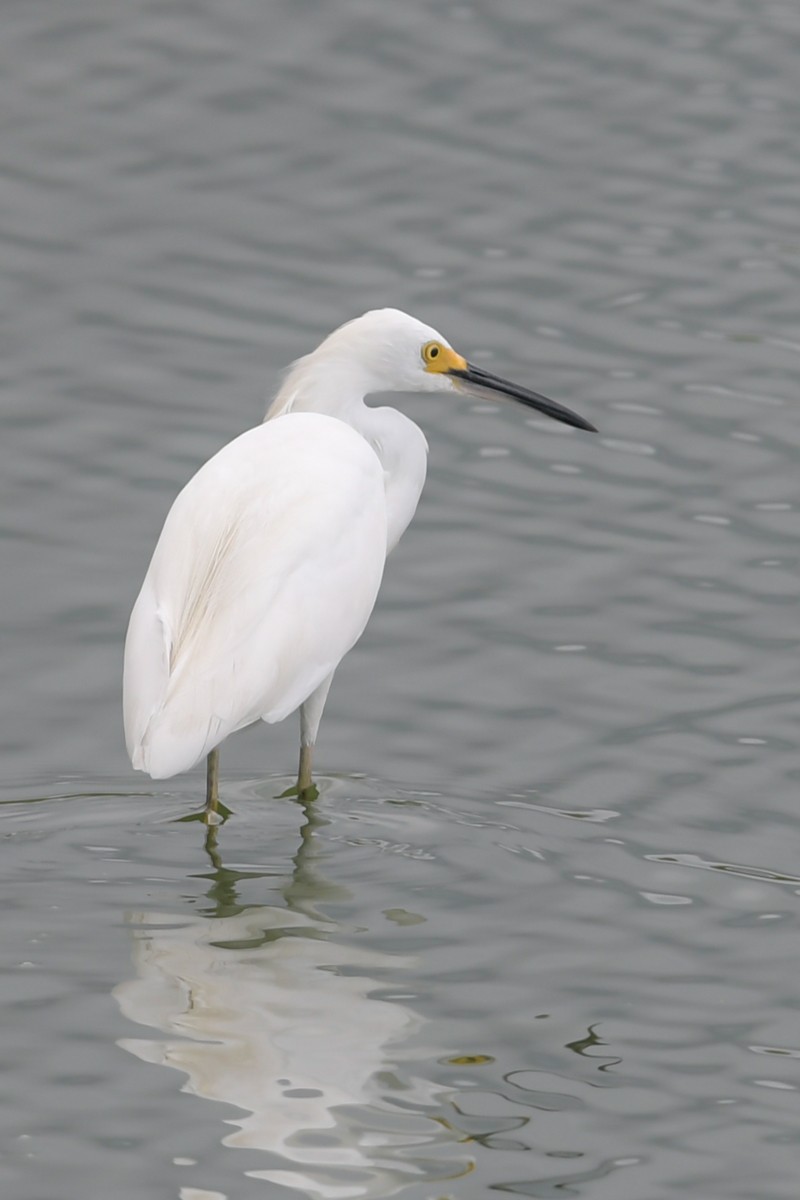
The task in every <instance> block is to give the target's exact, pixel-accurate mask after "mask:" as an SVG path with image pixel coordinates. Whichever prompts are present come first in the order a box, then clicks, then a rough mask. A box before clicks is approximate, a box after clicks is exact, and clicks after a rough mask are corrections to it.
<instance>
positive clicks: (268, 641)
mask: <svg viewBox="0 0 800 1200" xmlns="http://www.w3.org/2000/svg"><path fill="white" fill-rule="evenodd" d="M454 388H456V389H458V390H470V391H474V390H477V391H479V392H480V393H481V394H484V395H485V394H487V393H494V394H495V395H496V394H503V395H510V396H512V397H513V398H515V399H517V400H520V401H521V402H522V403H524V404H527V405H529V406H531V407H534V408H536V409H538V410H540V411H543V412H546V413H547V414H548V415H550V416H553V417H555V418H556V419H558V420H562V421H565V422H566V423H568V424H573V425H578V426H579V427H581V428H592V427H591V426H590V425H589V424H588V422H585V421H583V419H582V418H580V417H577V416H576V415H575V414H574V413H571V412H569V410H567V409H563V408H561V406H559V405H556V404H554V403H553V402H552V401H549V400H546V399H545V398H544V397H543V396H539V395H537V394H536V393H534V392H529V391H527V390H526V389H523V388H518V387H516V385H512V384H508V383H507V382H506V381H504V380H502V379H499V378H498V377H496V376H492V375H489V374H488V373H486V372H484V371H482V370H480V368H477V367H473V366H471V365H470V364H469V363H468V362H467V361H466V359H464V358H462V357H461V356H460V355H458V354H456V353H455V351H454V350H453V349H452V348H451V347H450V346H449V344H448V343H447V342H446V341H445V340H444V339H443V338H442V337H441V335H440V334H438V333H437V332H436V331H435V330H434V329H431V328H430V327H429V326H427V325H423V324H422V323H421V322H420V321H417V320H415V319H414V318H413V317H409V316H407V315H406V314H405V313H401V312H398V311H397V310H395V309H382V310H379V311H376V312H371V313H366V314H365V315H364V316H363V317H360V318H358V319H357V320H355V321H351V322H349V323H348V324H347V325H343V326H341V328H339V329H337V330H335V331H334V333H332V334H331V335H330V336H329V337H328V338H327V339H326V340H325V341H324V342H323V343H322V344H321V346H319V347H318V348H317V350H315V351H314V352H313V353H312V354H310V355H308V356H306V357H305V358H303V359H300V360H299V361H298V362H297V363H295V364H294V367H293V368H292V369H291V370H290V371H289V373H288V375H287V377H286V380H285V382H284V384H283V386H282V388H281V389H280V391H279V392H278V395H277V397H276V399H275V401H274V403H273V405H272V407H271V408H270V410H269V412H268V414H267V418H266V421H265V423H264V424H263V425H260V426H258V427H257V428H255V429H251V430H249V431H248V432H246V433H243V434H241V436H239V437H237V438H236V439H235V440H234V441H232V442H231V443H230V444H229V445H227V446H225V447H224V448H223V449H222V450H220V451H219V453H218V454H216V455H215V456H214V457H213V458H212V459H210V460H209V461H208V462H207V463H206V464H205V465H204V466H202V467H201V468H200V470H199V471H198V472H197V474H196V475H195V476H194V477H193V478H192V479H191V480H190V481H189V483H188V484H187V485H186V487H185V488H184V489H183V491H182V492H181V493H180V494H179V496H178V497H177V499H176V500H175V502H174V504H173V506H172V508H171V509H170V512H169V514H168V516H167V519H166V521H165V522H164V528H163V530H162V532H161V536H160V538H159V540H158V544H157V545H156V548H155V551H154V553H153V558H152V560H151V563H150V566H149V569H148V571H147V574H146V576H145V580H144V583H143V585H142V589H141V591H140V593H139V597H138V599H137V601H136V604H135V605H134V608H133V612H132V614H131V619H130V624H129V627H128V635H127V639H126V643H125V664H124V677H123V678H124V682H123V693H124V696H123V707H124V721H125V737H126V743H127V747H128V753H129V754H130V757H131V761H132V763H133V765H134V767H136V768H137V769H139V770H143V771H147V772H148V774H150V775H151V776H152V777H153V778H156V779H163V778H166V777H168V776H171V775H175V774H177V773H178V772H181V771H185V770H187V769H188V768H190V767H192V766H193V765H194V764H195V763H197V762H199V761H200V760H201V759H202V758H203V757H204V756H209V791H208V802H209V805H210V807H214V805H215V804H216V771H215V770H214V771H213V772H212V770H211V764H212V760H213V762H214V766H215V763H216V760H215V756H214V751H215V750H216V747H218V746H219V744H220V743H221V742H222V741H223V740H224V739H225V738H226V737H228V736H229V734H231V733H234V732H235V731H236V730H237V729H242V728H243V727H244V726H246V725H250V724H252V722H254V721H257V720H259V719H261V720H263V721H266V722H269V723H271V722H274V721H281V720H283V718H284V717H286V716H288V715H289V713H291V712H293V711H294V710H295V709H298V708H299V709H300V713H301V759H300V773H299V779H298V787H299V788H300V790H304V789H305V788H307V787H309V786H310V784H311V751H312V748H313V745H314V742H315V740H316V734H317V729H318V726H319V722H320V718H321V716H322V709H323V707H324V704H325V700H326V698H327V694H328V688H329V686H330V682H331V679H332V677H333V673H334V671H335V669H336V667H337V666H338V664H339V663H340V662H341V660H342V658H343V657H344V656H345V654H346V653H347V652H348V650H349V649H350V648H351V647H352V646H353V645H354V643H355V642H356V641H357V640H358V638H359V637H360V636H361V634H362V632H363V630H364V627H365V625H366V623H367V620H368V619H369V615H370V613H371V612H372V608H373V606H374V603H375V599H376V597H377V594H378V588H379V586H380V582H381V577H382V575H383V568H384V563H385V560H386V555H387V553H388V552H389V551H390V550H391V549H392V547H393V546H394V545H395V544H396V542H397V541H398V539H399V538H400V536H401V535H402V533H403V531H404V530H405V528H406V526H407V525H408V523H409V521H410V520H411V518H412V516H413V515H414V511H415V509H416V506H417V502H418V500H419V496H420V493H421V491H422V486H423V484H424V481H425V469H426V452H427V444H426V442H425V438H424V437H423V435H422V433H421V431H420V430H419V429H418V427H417V426H416V425H415V424H414V423H413V422H412V421H410V420H409V419H408V418H407V417H405V416H403V415H402V414H401V413H400V412H398V411H397V410H395V409H393V408H369V407H367V405H365V404H364V397H365V396H366V395H368V394H370V393H372V392H375V391H387V390H391V391H401V390H402V391H406V390H413V391H452V390H454ZM212 774H213V781H212ZM212 793H213V794H212Z"/></svg>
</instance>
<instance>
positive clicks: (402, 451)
mask: <svg viewBox="0 0 800 1200" xmlns="http://www.w3.org/2000/svg"><path fill="white" fill-rule="evenodd" d="M370 382H371V381H370V380H367V379H365V378H364V377H363V376H361V375H359V374H358V371H357V370H356V371H353V369H352V368H351V367H350V364H342V365H341V366H340V367H339V368H338V369H337V364H335V363H331V362H330V361H328V362H327V363H326V364H324V366H318V364H317V363H315V362H314V356H313V355H309V356H308V358H305V359H300V361H299V362H297V363H295V364H294V366H293V367H292V369H291V370H290V372H289V374H288V375H287V376H286V379H285V380H284V382H283V385H282V387H281V388H280V390H279V391H278V394H277V396H276V397H275V399H274V400H273V402H272V404H271V405H270V407H269V409H268V411H267V415H266V418H265V420H267V421H271V420H274V419H275V418H276V417H281V416H284V415H286V414H287V413H292V412H318V413H324V414H325V415H326V416H330V417H335V418H336V419H337V420H339V421H344V422H345V424H347V425H349V426H350V427H351V428H352V429H355V431H356V432H357V433H359V434H361V436H362V437H363V438H364V440H365V441H366V442H368V443H369V445H370V446H371V447H372V449H373V450H374V451H375V453H376V454H377V456H378V458H379V459H380V462H381V465H382V467H383V471H384V483H385V488H386V517H387V525H388V528H387V542H388V550H392V549H393V548H394V547H395V545H396V544H397V542H398V541H399V540H400V538H401V536H402V534H403V532H404V531H405V529H406V526H407V525H408V523H409V521H410V520H411V518H412V517H413V516H414V513H415V511H416V508H417V504H418V502H419V498H420V494H421V492H422V487H423V484H424V483H425V472H426V469H427V462H428V443H427V442H426V440H425V436H424V434H423V433H422V430H421V429H420V428H419V427H418V426H417V425H415V424H414V422H413V421H411V420H409V418H408V417H405V416H403V414H402V413H401V412H398V411H397V409H395V408H388V407H386V408H370V407H368V406H367V405H366V404H365V403H364V395H365V394H366V393H367V392H368V391H369V390H370V387H369V385H370ZM388 550H387V552H388Z"/></svg>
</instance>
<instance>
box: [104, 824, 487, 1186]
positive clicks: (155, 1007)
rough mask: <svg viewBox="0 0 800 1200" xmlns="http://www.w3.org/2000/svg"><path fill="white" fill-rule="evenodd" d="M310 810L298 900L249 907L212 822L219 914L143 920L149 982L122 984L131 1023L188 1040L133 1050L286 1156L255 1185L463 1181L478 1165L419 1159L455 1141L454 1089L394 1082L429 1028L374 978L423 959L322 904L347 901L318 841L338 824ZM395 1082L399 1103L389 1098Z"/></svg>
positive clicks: (297, 859)
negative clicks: (365, 940)
mask: <svg viewBox="0 0 800 1200" xmlns="http://www.w3.org/2000/svg"><path fill="white" fill-rule="evenodd" d="M303 811H304V816H305V821H304V825H303V827H302V831H301V836H300V844H299V846H298V849H297V852H296V854H295V856H294V859H293V870H292V874H291V878H290V880H289V882H288V884H287V885H286V886H285V887H284V888H283V889H282V894H283V899H284V901H285V905H276V906H266V905H264V906H260V905H259V906H243V905H242V904H240V903H239V901H238V898H237V883H238V882H239V881H240V880H241V879H242V877H243V875H244V873H243V872H237V871H235V870H231V869H228V868H226V867H225V866H224V865H223V863H222V860H221V856H220V851H219V849H218V846H217V841H216V829H214V828H213V827H212V828H210V829H209V830H208V833H207V837H206V850H207V853H208V855H209V859H210V862H211V868H212V869H211V871H210V872H209V874H208V876H207V878H208V879H209V881H210V886H209V888H208V892H207V895H208V898H209V900H210V901H211V904H212V907H211V910H210V913H211V915H203V916H201V917H199V918H198V917H196V916H193V917H192V919H190V920H188V921H183V920H181V919H180V918H176V916H175V915H174V914H167V913H153V912H148V913H145V912H140V913H135V914H131V921H132V923H133V924H135V925H137V926H139V928H137V929H136V931H135V934H134V937H135V945H134V963H135V967H136V978H135V979H132V980H130V981H127V982H125V983H122V984H120V985H119V986H118V987H117V988H116V989H115V995H116V998H117V1001H118V1003H119V1005H120V1008H121V1009H122V1012H123V1013H124V1015H125V1016H127V1017H129V1018H130V1019H131V1020H133V1021H136V1022H138V1023H140V1024H144V1025H149V1026H151V1027H155V1028H156V1029H159V1030H161V1031H163V1032H164V1033H167V1034H169V1035H173V1036H170V1037H168V1038H166V1039H158V1040H144V1039H141V1038H126V1039H124V1040H122V1041H121V1042H120V1043H119V1044H120V1045H121V1046H122V1047H123V1048H124V1049H126V1050H129V1051H130V1052H131V1053H133V1054H135V1055H137V1056H138V1057H139V1058H140V1059H143V1060H144V1061H146V1062H151V1063H158V1064H161V1065H166V1066H171V1067H175V1068H177V1069H179V1070H181V1071H185V1072H186V1074H187V1076H188V1079H187V1082H186V1083H185V1085H184V1089H183V1090H185V1091H189V1092H192V1093H193V1094H195V1095H197V1096H203V1097H206V1098H207V1099H210V1100H218V1101H223V1102H226V1103H229V1104H233V1105H236V1106H238V1107H239V1108H241V1109H244V1110H246V1112H247V1114H248V1115H246V1116H243V1117H241V1118H236V1119H234V1120H233V1121H228V1122H227V1123H228V1124H231V1125H234V1126H235V1127H236V1128H235V1130H234V1131H233V1132H231V1133H230V1134H228V1135H227V1136H226V1137H225V1138H224V1144H225V1145H227V1146H233V1147H247V1148H251V1149H259V1150H262V1151H267V1152H270V1155H271V1159H272V1162H271V1163H269V1164H268V1165H266V1166H265V1168H264V1169H263V1170H257V1171H249V1172H248V1174H249V1175H250V1176H251V1177H254V1178H259V1179H264V1180H268V1181H270V1182H272V1183H276V1184H283V1185H285V1186H289V1187H293V1188H296V1189H299V1190H300V1191H302V1192H303V1193H305V1194H306V1195H307V1196H309V1197H313V1198H317V1197H319V1198H323V1197H339V1196H363V1197H379V1196H389V1195H392V1194H394V1193H395V1192H396V1191H397V1190H399V1189H400V1188H401V1187H402V1186H404V1185H405V1184H407V1183H408V1179H409V1174H410V1175H412V1176H415V1177H416V1178H417V1179H419V1178H420V1176H422V1177H423V1178H427V1179H429V1180H430V1179H431V1178H432V1177H435V1178H442V1177H443V1176H452V1175H453V1174H456V1175H459V1174H461V1173H462V1171H463V1170H464V1169H465V1168H466V1169H469V1167H468V1166H467V1164H466V1163H464V1162H462V1163H461V1164H460V1165H459V1166H456V1164H454V1163H453V1162H452V1161H451V1162H450V1163H447V1162H446V1161H442V1159H441V1158H440V1159H439V1161H438V1162H437V1163H436V1164H435V1166H434V1164H433V1163H431V1164H424V1163H423V1162H422V1161H420V1157H419V1155H420V1152H421V1151H422V1153H423V1154H424V1148H425V1147H427V1146H431V1148H432V1144H433V1143H440V1142H441V1140H442V1135H443V1133H444V1134H446V1132H447V1131H446V1129H445V1127H444V1126H443V1124H442V1122H441V1118H439V1117H437V1112H438V1110H439V1108H440V1100H439V1094H440V1089H439V1088H438V1087H437V1086H436V1085H434V1084H433V1083H431V1082H428V1081H425V1080H420V1079H413V1078H409V1077H408V1076H407V1075H405V1074H404V1076H403V1080H402V1084H401V1083H400V1082H399V1081H398V1080H397V1076H396V1075H395V1074H394V1072H395V1071H396V1068H397V1063H398V1061H399V1058H400V1057H401V1055H402V1050H401V1047H402V1044H403V1043H404V1042H406V1041H407V1040H408V1039H409V1037H410V1036H411V1035H412V1034H414V1033H415V1032H416V1031H417V1030H418V1029H419V1028H420V1026H421V1019H420V1017H419V1016H418V1015H417V1014H416V1013H415V1012H414V1011H413V1009H411V1008H409V1007H408V1006H407V1005H406V1004H404V1003H401V1002H399V1001H398V1000H396V999H391V1000H385V999H381V998H379V997H378V996H377V995H376V993H377V992H379V991H380V989H381V987H382V986H383V985H381V984H380V983H379V982H378V980H377V979H376V978H375V977H374V973H376V972H384V971H385V970H386V969H387V968H391V969H392V970H397V968H398V967H401V968H402V967H403V966H408V965H409V961H410V960H408V959H405V958H402V957H400V956H398V955H388V954H381V953H378V952H376V951H374V950H367V949H361V948H357V947H355V946H353V945H349V944H345V943H344V942H342V941H340V940H338V938H337V932H339V931H338V927H337V925H336V924H335V922H333V921H331V920H330V919H329V918H327V917H325V916H323V915H321V914H320V912H319V911H318V908H317V906H318V905H319V904H320V903H322V902H323V901H327V902H330V901H331V900H337V899H338V900H342V899H344V898H346V897H347V892H346V889H344V888H342V887H341V886H339V885H335V884H331V883H329V882H326V881H325V879H324V878H323V877H322V876H321V874H320V872H319V870H318V866H317V863H316V862H315V858H316V853H317V846H318V844H319V841H318V838H316V837H315V833H317V832H318V831H319V828H320V827H321V826H323V825H325V824H327V822H326V821H325V820H324V818H323V817H322V816H320V815H319V814H318V813H317V809H316V807H315V804H314V803H307V804H306V805H305V806H303ZM249 877H250V878H252V875H250V876H249ZM379 1076H380V1078H379ZM392 1081H394V1087H395V1088H396V1089H397V1100H398V1103H397V1104H394V1103H392V1097H391V1095H390V1096H389V1097H388V1098H387V1092H389V1093H390V1092H391V1090H392ZM353 1106H368V1111H365V1110H364V1108H363V1107H362V1109H361V1112H359V1111H357V1110H354V1107H353ZM387 1114H388V1116H387ZM426 1118H427V1119H426ZM446 1140H447V1141H449V1140H450V1139H449V1138H446ZM437 1153H438V1154H441V1146H437ZM445 1157H447V1156H445ZM429 1167H430V1168H433V1169H431V1170H429V1169H428V1168H429ZM454 1167H455V1171H454V1170H453V1168H454ZM343 1173H344V1175H345V1176H346V1180H345V1179H343Z"/></svg>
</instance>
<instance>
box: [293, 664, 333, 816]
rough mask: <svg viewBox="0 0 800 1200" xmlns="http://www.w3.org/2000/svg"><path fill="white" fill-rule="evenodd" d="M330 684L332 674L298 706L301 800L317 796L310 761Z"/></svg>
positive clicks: (298, 769) (298, 778)
mask: <svg viewBox="0 0 800 1200" xmlns="http://www.w3.org/2000/svg"><path fill="white" fill-rule="evenodd" d="M332 683H333V672H331V674H330V675H329V676H328V678H327V679H323V681H322V683H321V684H320V685H319V687H318V688H317V689H316V691H314V692H312V693H311V695H310V696H309V697H308V699H307V700H306V701H305V702H304V703H303V704H301V705H300V766H299V767H298V768H297V794H298V796H299V797H300V798H301V800H302V799H303V798H306V799H309V800H310V799H315V798H316V795H317V789H316V788H315V787H314V784H313V781H312V779H311V760H312V758H313V757H314V743H315V742H316V740H317V730H318V729H319V723H320V721H321V720H322V710H323V708H324V707H325V701H326V700H327V698H328V691H329V690H330V686H331V684H332Z"/></svg>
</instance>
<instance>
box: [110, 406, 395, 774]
mask: <svg viewBox="0 0 800 1200" xmlns="http://www.w3.org/2000/svg"><path fill="white" fill-rule="evenodd" d="M385 558H386V505H385V493H384V482H383V470H382V467H381V464H380V462H379V460H378V458H377V455H376V454H375V452H374V451H373V450H372V448H371V447H370V446H369V445H368V444H367V442H366V441H364V439H363V438H362V437H361V436H360V435H359V434H357V433H356V432H355V431H354V430H352V429H351V428H350V427H349V426H348V425H345V424H344V423H343V422H341V421H338V420H335V419H334V418H331V417H327V416H323V415H321V414H319V413H296V414H287V415H286V416H283V417H280V418H278V419H276V420H274V421H269V422H267V423H266V424H264V425H261V426H258V427H257V428H256V429H252V430H249V431H248V432H247V433H244V434H242V435H241V437H239V438H237V439H236V440H235V441H233V442H231V443H230V444H229V445H228V446H225V447H224V448H223V449H222V450H221V451H220V452H219V454H217V455H215V457H214V458H212V459H211V460H210V461H209V462H207V463H206V464H205V466H203V467H201V469H200V470H199V471H198V472H197V474H196V475H195V476H194V478H193V479H191V480H190V481H189V483H188V484H187V485H186V487H185V488H184V489H183V491H182V492H181V493H180V495H179V496H178V497H177V499H176V500H175V503H174V504H173V506H172V509H171V510H170V512H169V514H168V516H167V519H166V521H165V523H164V528H163V530H162V533H161V536H160V538H159V541H158V544H157V546H156V549H155V552H154V554H153V558H152V561H151V563H150V567H149V569H148V572H147V576H146V578H145V581H144V584H143V585H142V590H141V592H140V594H139V598H138V599H137V601H136V604H135V606H134V609H133V612H132V614H131V620H130V625H129V628H128V636H127V639H126V645H125V671H124V689H123V690H124V713H125V733H126V741H127V744H128V751H129V753H130V755H131V759H132V761H133V763H134V766H137V767H140V768H141V769H143V770H147V771H148V772H149V773H150V774H151V775H154V776H156V777H166V776H168V775H172V774H176V773H177V772H178V771H182V770H185V769H186V768H188V767H190V766H192V765H193V764H194V763H195V762H197V761H198V760H199V759H200V758H201V757H202V756H203V755H204V754H206V753H207V752H208V751H209V750H210V749H212V748H213V747H214V746H216V745H218V744H219V742H221V741H222V740H223V738H225V737H227V736H228V734H229V733H232V732H233V731H234V730H236V729H240V728H242V727H243V726H244V725H248V724H250V723H251V722H252V721H255V720H257V719H258V718H259V717H263V718H264V719H265V720H280V719H281V718H282V717H284V716H286V715H288V713H290V712H292V711H293V710H294V709H295V708H297V707H298V706H299V705H300V704H302V703H303V701H304V700H306V699H307V698H308V696H309V695H310V694H311V692H312V691H314V689H315V688H316V687H317V686H318V685H319V684H320V683H321V682H322V680H323V679H325V678H326V677H327V676H328V675H329V674H330V673H331V671H333V670H334V668H335V667H336V665H337V664H338V663H339V662H340V661H341V659H342V658H343V657H344V655H345V654H346V653H347V651H348V650H349V649H350V647H351V646H352V645H353V644H354V642H355V641H357V639H358V638H359V637H360V635H361V633H362V632H363V629H364V626H365V625H366V623H367V620H368V618H369V615H370V613H371V611H372V608H373V605H374V603H375V598H376V596H377V593H378V587H379V586H380V581H381V576H382V574H383V567H384V562H385Z"/></svg>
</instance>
